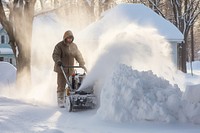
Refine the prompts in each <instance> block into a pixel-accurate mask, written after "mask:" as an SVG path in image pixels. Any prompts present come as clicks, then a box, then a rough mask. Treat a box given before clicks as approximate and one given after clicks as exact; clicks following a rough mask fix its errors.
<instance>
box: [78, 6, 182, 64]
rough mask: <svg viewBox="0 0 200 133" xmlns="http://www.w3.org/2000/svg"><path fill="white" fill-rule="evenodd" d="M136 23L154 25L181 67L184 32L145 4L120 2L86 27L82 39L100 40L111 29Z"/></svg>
mask: <svg viewBox="0 0 200 133" xmlns="http://www.w3.org/2000/svg"><path fill="white" fill-rule="evenodd" d="M131 23H134V24H137V25H138V26H140V27H153V28H154V29H156V31H157V32H158V33H159V34H160V35H161V36H163V37H164V38H165V40H167V41H168V42H169V43H170V44H171V48H172V52H171V54H172V56H173V62H174V65H175V66H177V68H178V67H179V56H178V53H179V52H178V49H179V46H180V44H181V43H182V42H183V41H184V36H183V34H182V33H181V32H180V31H179V29H178V28H177V27H176V26H175V25H174V24H172V23H171V22H169V21H168V20H166V19H164V18H163V17H161V16H159V15H158V14H157V13H155V12H154V11H153V10H152V9H150V8H148V7H147V6H145V5H143V4H125V3H124V4H119V5H117V6H116V7H114V8H112V9H110V10H108V11H106V12H105V13H104V14H103V15H102V18H101V19H99V20H98V21H96V22H94V23H92V24H91V25H89V26H88V27H87V28H85V29H84V30H83V31H82V33H80V34H81V36H80V37H81V38H80V39H84V40H92V41H93V42H92V43H94V44H95V43H96V42H95V40H99V37H101V36H102V35H103V34H105V33H106V32H107V31H109V30H116V29H117V30H123V29H124V28H126V27H127V25H129V24H131Z"/></svg>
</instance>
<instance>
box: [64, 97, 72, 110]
mask: <svg viewBox="0 0 200 133" xmlns="http://www.w3.org/2000/svg"><path fill="white" fill-rule="evenodd" d="M65 107H66V109H67V111H68V112H71V111H72V103H71V98H70V97H69V96H66V102H65Z"/></svg>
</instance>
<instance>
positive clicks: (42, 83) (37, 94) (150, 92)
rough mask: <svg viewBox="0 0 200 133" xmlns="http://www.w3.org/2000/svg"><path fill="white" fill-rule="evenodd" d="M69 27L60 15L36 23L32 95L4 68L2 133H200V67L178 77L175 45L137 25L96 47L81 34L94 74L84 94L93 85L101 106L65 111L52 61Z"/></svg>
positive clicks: (1, 80) (102, 38)
mask: <svg viewBox="0 0 200 133" xmlns="http://www.w3.org/2000/svg"><path fill="white" fill-rule="evenodd" d="M52 20H53V21H52ZM41 27H42V28H41ZM68 28H69V27H67V26H66V25H65V26H63V25H62V23H59V22H58V21H57V19H55V16H54V15H53V14H51V15H46V16H39V17H38V18H36V19H35V20H34V31H33V32H34V34H33V44H34V45H33V48H32V50H33V52H32V54H33V56H32V57H33V59H32V80H33V81H32V82H33V84H32V88H30V87H29V86H27V87H26V88H15V86H14V83H15V82H14V81H15V76H16V69H13V66H11V65H9V64H8V63H3V62H1V63H0V130H1V132H2V133H13V132H14V133H22V132H24V133H31V132H39V133H40V132H41V133H122V132H125V133H160V132H162V133H163V132H164V133H165V132H166V133H168V132H170V133H199V132H200V126H199V125H200V91H199V90H200V62H199V61H196V62H193V75H191V74H190V64H189V63H188V66H187V67H188V74H183V73H182V72H180V71H177V70H176V69H175V68H174V67H173V63H172V60H171V56H170V51H171V49H170V47H169V44H168V42H167V41H166V40H165V39H164V38H163V37H162V36H160V35H159V34H157V33H156V32H155V30H154V29H152V28H143V27H140V26H138V25H137V24H130V25H128V26H127V27H125V28H124V29H123V30H117V29H116V30H115V31H114V32H112V30H111V31H108V32H106V33H105V34H103V35H102V36H100V37H99V38H100V39H99V40H97V42H98V43H95V45H94V44H93V43H89V41H88V43H83V42H84V41H83V40H81V37H80V38H79V37H77V38H76V35H79V36H80V35H81V33H80V34H79V33H78V32H76V31H74V34H75V40H74V41H75V42H79V43H77V44H78V47H79V48H80V51H81V52H82V54H83V56H84V57H85V61H86V66H87V68H88V70H89V72H88V75H87V77H86V79H85V80H84V82H83V84H82V86H81V88H80V89H84V87H85V86H88V85H93V86H94V89H95V94H96V95H97V97H98V100H99V106H98V107H97V108H96V109H93V110H77V111H75V112H71V113H69V112H67V111H66V109H64V108H63V109H61V108H58V107H57V106H56V74H55V73H54V72H53V61H52V57H51V54H52V51H53V48H54V46H55V44H56V43H57V42H58V41H60V40H61V39H62V35H63V33H64V31H65V29H68ZM72 30H73V29H72ZM130 30H132V31H134V33H132V32H129V31H130ZM94 32H98V30H97V29H96V30H94ZM82 33H87V29H86V31H84V32H82ZM96 34H97V33H96ZM152 38H153V39H152ZM160 44H162V45H160ZM94 53H95V54H94ZM10 73H11V74H10ZM13 77H14V78H13ZM8 81H9V82H8ZM24 82H26V81H24Z"/></svg>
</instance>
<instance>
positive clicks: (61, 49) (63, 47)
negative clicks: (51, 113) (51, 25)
mask: <svg viewBox="0 0 200 133" xmlns="http://www.w3.org/2000/svg"><path fill="white" fill-rule="evenodd" d="M73 40H74V36H73V34H72V32H71V31H70V30H68V31H66V32H65V34H64V36H63V40H62V41H61V42H59V43H58V44H57V45H56V46H55V48H54V51H53V54H52V57H53V60H54V62H55V65H54V71H55V72H57V101H58V106H59V107H64V93H65V85H66V79H65V77H64V75H63V73H62V71H61V68H60V67H61V66H74V59H76V61H77V62H78V63H79V66H81V67H82V68H83V69H85V70H86V68H85V66H84V65H85V62H84V60H83V57H82V55H81V53H80V51H79V50H78V47H77V45H76V44H75V43H73ZM64 71H65V73H66V76H67V77H69V76H70V75H72V74H73V72H74V69H73V68H70V69H69V68H64Z"/></svg>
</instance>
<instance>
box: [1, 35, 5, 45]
mask: <svg viewBox="0 0 200 133" xmlns="http://www.w3.org/2000/svg"><path fill="white" fill-rule="evenodd" d="M1 43H5V36H4V35H2V36H1Z"/></svg>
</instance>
